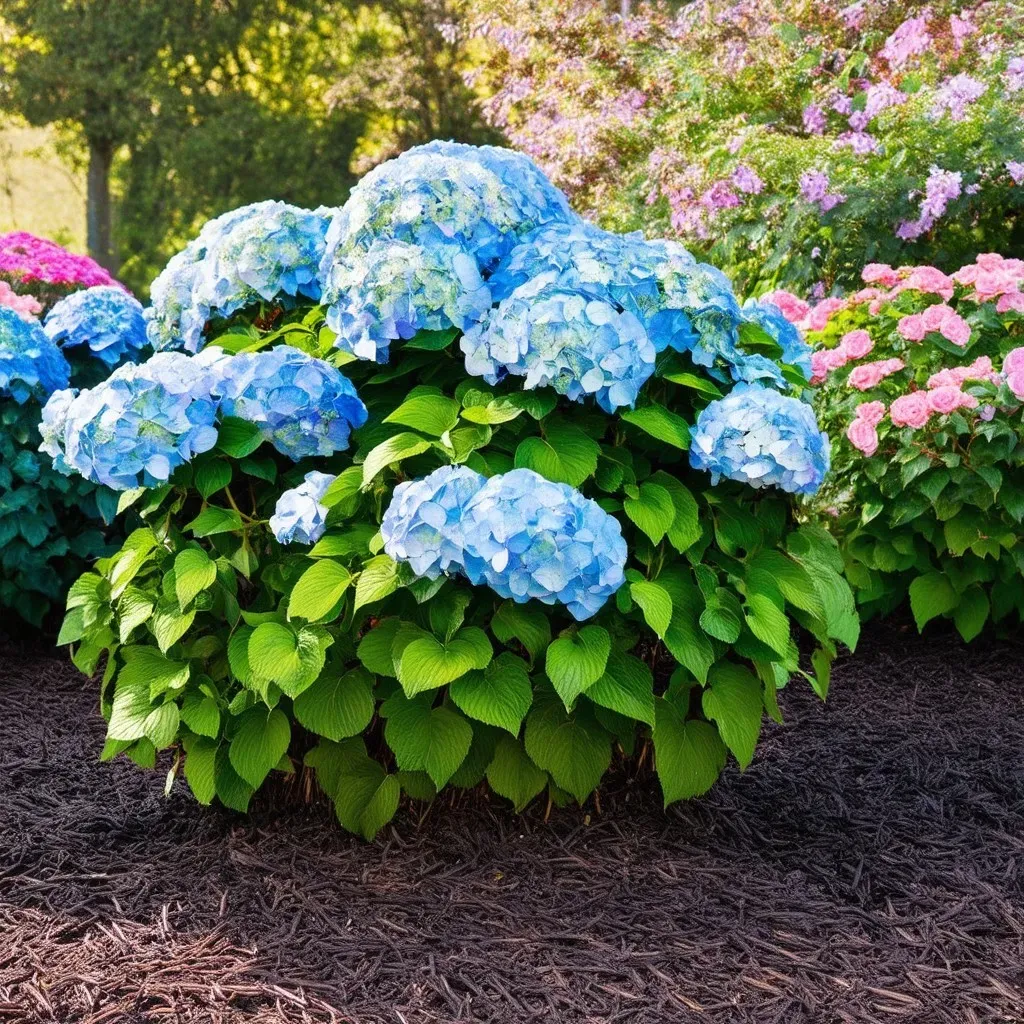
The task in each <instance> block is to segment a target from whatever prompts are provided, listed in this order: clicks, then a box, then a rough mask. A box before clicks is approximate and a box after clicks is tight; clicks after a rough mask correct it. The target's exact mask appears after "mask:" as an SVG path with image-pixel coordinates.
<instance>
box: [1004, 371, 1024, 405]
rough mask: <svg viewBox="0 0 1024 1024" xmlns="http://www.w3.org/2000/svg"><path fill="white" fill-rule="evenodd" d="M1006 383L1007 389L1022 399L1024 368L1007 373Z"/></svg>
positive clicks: (1023, 395)
mask: <svg viewBox="0 0 1024 1024" xmlns="http://www.w3.org/2000/svg"><path fill="white" fill-rule="evenodd" d="M1006 383H1007V386H1008V387H1009V389H1010V390H1011V391H1012V392H1013V393H1014V394H1015V395H1016V396H1017V397H1018V398H1021V399H1024V370H1018V371H1017V372H1016V373H1011V374H1008V375H1007V377H1006Z"/></svg>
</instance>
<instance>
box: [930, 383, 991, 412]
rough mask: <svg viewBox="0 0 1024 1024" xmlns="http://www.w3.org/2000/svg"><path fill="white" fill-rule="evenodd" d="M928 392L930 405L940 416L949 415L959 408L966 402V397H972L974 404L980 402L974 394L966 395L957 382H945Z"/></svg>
mask: <svg viewBox="0 0 1024 1024" xmlns="http://www.w3.org/2000/svg"><path fill="white" fill-rule="evenodd" d="M926 394H927V396H928V407H929V408H930V409H931V411H932V412H936V413H938V414H939V415H940V416H948V415H949V414H950V413H951V412H954V411H955V410H957V409H959V408H960V407H961V406H962V405H963V404H964V399H969V398H972V399H973V400H974V404H975V405H977V404H978V400H977V399H976V398H974V396H973V395H965V394H964V393H963V392H962V391H961V390H960V388H959V387H957V386H956V385H955V384H945V385H943V386H942V387H938V388H933V389H932V390H931V391H928V392H926Z"/></svg>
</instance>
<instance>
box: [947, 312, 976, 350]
mask: <svg viewBox="0 0 1024 1024" xmlns="http://www.w3.org/2000/svg"><path fill="white" fill-rule="evenodd" d="M939 333H940V334H941V335H942V336H943V337H944V338H945V339H946V340H947V341H951V342H952V343H953V344H954V345H959V346H960V347H961V348H963V347H964V346H965V345H966V344H967V342H969V341H970V340H971V326H970V324H969V323H968V322H967V321H966V320H965V319H964V318H963V317H962V316H961V315H960V314H959V313H955V312H952V311H951V312H950V313H949V315H948V316H947V317H946V318H945V320H943V321H942V323H941V324H940V325H939Z"/></svg>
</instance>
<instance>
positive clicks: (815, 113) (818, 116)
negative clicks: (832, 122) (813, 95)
mask: <svg viewBox="0 0 1024 1024" xmlns="http://www.w3.org/2000/svg"><path fill="white" fill-rule="evenodd" d="M803 118H804V131H805V132H807V133H808V134H809V135H822V134H824V132H825V111H824V110H822V109H821V107H819V106H818V105H817V103H808V104H807V106H806V107H804V113H803Z"/></svg>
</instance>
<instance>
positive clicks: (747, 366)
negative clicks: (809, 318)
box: [733, 299, 811, 390]
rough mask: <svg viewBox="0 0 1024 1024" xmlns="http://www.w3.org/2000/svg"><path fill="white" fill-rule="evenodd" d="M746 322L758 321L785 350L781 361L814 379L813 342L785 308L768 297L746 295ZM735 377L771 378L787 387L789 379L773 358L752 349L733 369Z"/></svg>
mask: <svg viewBox="0 0 1024 1024" xmlns="http://www.w3.org/2000/svg"><path fill="white" fill-rule="evenodd" d="M740 315H741V316H742V317H743V322H744V323H750V324H755V325H756V326H758V327H760V328H761V330H763V331H764V332H765V334H767V335H768V336H769V337H770V338H771V339H772V340H773V341H774V342H775V344H776V345H778V346H779V349H780V350H781V352H782V361H783V362H784V363H786V364H787V365H789V366H794V367H796V368H797V369H798V370H799V371H800V372H801V373H802V374H803V375H804V377H805V378H806V379H807V380H810V379H811V346H810V345H808V344H807V342H806V341H804V339H803V337H802V336H801V334H800V332H799V331H798V330H797V329H796V327H794V326H793V324H791V323H790V322H789V321H788V320H787V319H786V318H785V316H783V314H782V310H781V309H779V307H778V306H776V305H775V303H774V302H769V301H768V300H766V299H747V301H746V302H745V303H744V304H743V308H742V310H741V311H740ZM733 375H734V377H735V378H736V380H743V381H747V382H748V383H749V382H753V381H755V380H768V381H771V382H772V385H773V386H774V387H778V388H781V389H782V390H785V389H786V388H788V387H789V384H788V382H787V381H786V379H785V378H784V377H783V376H782V372H781V370H780V369H779V364H778V363H777V362H775V360H774V359H769V358H767V357H766V356H763V355H760V354H757V353H753V354H746V355H745V356H744V358H743V360H742V361H741V362H740V363H739V364H738V365H737V367H736V369H735V370H734V373H733Z"/></svg>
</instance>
